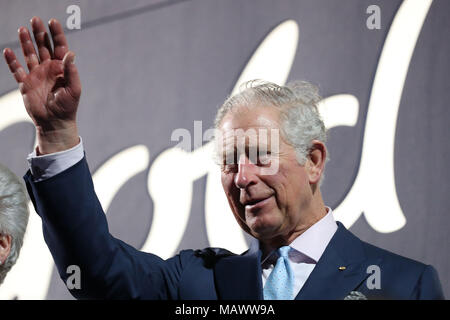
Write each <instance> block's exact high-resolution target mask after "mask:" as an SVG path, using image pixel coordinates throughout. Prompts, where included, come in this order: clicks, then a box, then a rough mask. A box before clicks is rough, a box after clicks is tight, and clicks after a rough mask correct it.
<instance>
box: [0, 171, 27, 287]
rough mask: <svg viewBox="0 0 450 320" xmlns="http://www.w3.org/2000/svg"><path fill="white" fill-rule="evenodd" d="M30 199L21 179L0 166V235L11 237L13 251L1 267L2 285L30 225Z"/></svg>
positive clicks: (0, 279) (0, 277) (0, 280)
mask: <svg viewBox="0 0 450 320" xmlns="http://www.w3.org/2000/svg"><path fill="white" fill-rule="evenodd" d="M28 216H29V211H28V197H27V193H26V192H25V188H24V186H23V184H22V183H21V181H20V180H19V178H18V177H17V176H16V175H15V174H14V173H12V172H11V171H10V170H9V169H8V168H6V167H5V166H3V165H2V164H0V234H2V235H10V236H11V238H12V240H11V250H10V252H9V255H8V257H7V259H6V260H5V261H4V263H3V264H2V265H0V284H1V283H2V282H3V280H4V279H5V277H6V274H7V273H8V271H9V270H10V269H11V267H12V266H13V265H14V264H15V263H16V261H17V258H18V257H19V253H20V249H21V248H22V243H23V236H24V234H25V229H26V227H27V224H28Z"/></svg>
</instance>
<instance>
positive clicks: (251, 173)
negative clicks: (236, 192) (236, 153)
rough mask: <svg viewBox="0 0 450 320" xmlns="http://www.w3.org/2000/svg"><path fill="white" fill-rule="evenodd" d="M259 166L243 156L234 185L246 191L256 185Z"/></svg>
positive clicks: (239, 162) (240, 159)
mask: <svg viewBox="0 0 450 320" xmlns="http://www.w3.org/2000/svg"><path fill="white" fill-rule="evenodd" d="M256 170H257V166H256V165H254V164H253V163H251V162H250V161H249V159H248V158H247V157H246V156H245V155H241V156H240V158H239V161H238V171H237V173H236V175H235V177H234V184H235V185H236V187H238V188H239V189H245V188H247V187H248V186H249V185H251V184H255V183H256V179H257V177H256Z"/></svg>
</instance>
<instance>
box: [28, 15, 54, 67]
mask: <svg viewBox="0 0 450 320" xmlns="http://www.w3.org/2000/svg"><path fill="white" fill-rule="evenodd" d="M31 28H32V29H33V35H34V40H35V41H36V45H37V48H38V52H39V58H40V59H41V62H43V61H46V60H50V59H51V58H52V54H53V50H52V44H51V42H50V38H49V36H48V33H47V31H46V30H45V26H44V23H43V22H42V20H41V18H39V17H33V18H32V19H31Z"/></svg>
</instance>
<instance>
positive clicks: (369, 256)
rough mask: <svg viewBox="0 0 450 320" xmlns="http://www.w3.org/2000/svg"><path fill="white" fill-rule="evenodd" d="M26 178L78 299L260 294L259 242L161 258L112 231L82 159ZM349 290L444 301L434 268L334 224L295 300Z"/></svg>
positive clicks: (60, 265)
mask: <svg viewBox="0 0 450 320" xmlns="http://www.w3.org/2000/svg"><path fill="white" fill-rule="evenodd" d="M24 178H25V182H26V185H27V189H28V192H29V195H30V197H31V200H32V202H33V204H34V207H35V209H36V212H37V213H38V214H39V215H40V217H41V218H42V223H43V231H44V238H45V241H46V243H47V245H48V247H49V248H50V251H51V253H52V255H53V258H54V260H55V263H56V266H57V268H58V272H59V274H60V276H61V278H62V279H63V281H66V279H67V278H68V276H70V273H69V274H68V273H67V272H66V271H67V267H68V266H69V265H78V266H79V267H80V270H81V289H72V290H71V293H72V295H73V296H75V297H76V298H82V299H86V298H88V299H92V298H94V299H104V298H106V299H236V300H237V299H262V297H263V296H262V283H261V264H260V259H261V252H260V251H259V249H258V246H257V245H256V246H255V245H252V246H251V248H250V249H249V250H248V251H247V252H245V253H243V254H241V255H236V254H233V253H231V252H229V251H227V250H224V249H219V248H207V249H203V250H196V251H194V250H184V251H181V252H180V253H179V254H178V255H176V256H175V257H173V258H170V259H168V260H163V259H161V258H159V257H158V256H156V255H153V254H149V253H145V252H141V251H138V250H136V249H135V248H133V247H131V246H130V245H127V244H126V243H124V242H123V241H121V240H119V239H116V238H114V237H113V236H112V235H111V234H110V233H109V230H108V224H107V221H106V217H105V214H104V212H103V209H102V207H101V205H100V203H99V201H98V199H97V196H96V194H95V191H94V186H93V183H92V178H91V174H90V172H89V168H88V164H87V162H86V159H85V158H83V159H82V160H81V161H80V162H78V163H77V164H75V165H74V166H72V167H71V168H69V169H67V170H65V171H64V172H62V173H60V174H58V175H56V176H54V177H52V178H50V179H48V180H44V181H41V182H37V183H35V182H33V177H32V175H31V173H30V172H28V173H27V174H26V175H25V177H24ZM371 265H376V266H378V267H379V268H380V277H381V282H380V288H379V289H369V287H370V286H367V282H368V280H369V279H368V278H369V276H371V274H370V273H368V272H367V268H368V267H369V266H371ZM340 266H345V267H346V269H345V270H339V267H340ZM351 291H359V292H361V293H362V294H364V295H365V296H366V297H367V298H369V299H371V298H372V299H443V293H442V289H441V286H440V283H439V280H438V276H437V273H436V271H435V269H434V268H433V267H432V266H429V265H425V264H422V263H420V262H417V261H413V260H410V259H407V258H404V257H401V256H399V255H396V254H393V253H391V252H388V251H386V250H383V249H380V248H377V247H375V246H372V245H370V244H368V243H365V242H363V241H361V240H360V239H358V238H357V237H356V236H354V235H353V234H352V233H350V232H349V231H348V230H347V229H346V228H345V227H344V226H343V225H342V224H341V223H339V222H338V229H337V231H336V233H335V235H334V236H333V238H332V239H331V241H330V243H329V244H328V246H327V248H326V250H325V252H324V253H323V255H322V257H321V259H320V260H319V261H318V263H317V265H316V267H315V268H314V270H313V272H312V273H311V275H310V276H309V278H308V280H307V281H306V283H305V284H304V286H303V288H302V289H301V291H300V293H299V294H298V295H297V297H296V299H344V298H345V297H346V296H347V295H348V294H349V293H350V292H351Z"/></svg>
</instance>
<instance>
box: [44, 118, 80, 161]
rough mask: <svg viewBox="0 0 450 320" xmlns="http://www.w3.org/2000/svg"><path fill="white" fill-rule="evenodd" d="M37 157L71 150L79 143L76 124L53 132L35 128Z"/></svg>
mask: <svg viewBox="0 0 450 320" xmlns="http://www.w3.org/2000/svg"><path fill="white" fill-rule="evenodd" d="M36 136H37V142H38V145H37V148H36V154H37V155H44V154H50V153H55V152H60V151H64V150H68V149H71V148H73V147H75V146H76V145H77V144H78V143H80V138H79V135H78V128H77V126H76V124H74V125H70V126H66V127H63V128H58V129H54V130H43V129H42V127H36Z"/></svg>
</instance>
